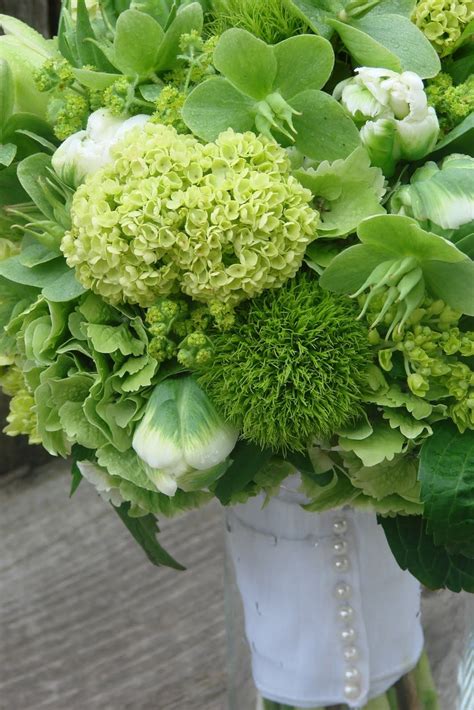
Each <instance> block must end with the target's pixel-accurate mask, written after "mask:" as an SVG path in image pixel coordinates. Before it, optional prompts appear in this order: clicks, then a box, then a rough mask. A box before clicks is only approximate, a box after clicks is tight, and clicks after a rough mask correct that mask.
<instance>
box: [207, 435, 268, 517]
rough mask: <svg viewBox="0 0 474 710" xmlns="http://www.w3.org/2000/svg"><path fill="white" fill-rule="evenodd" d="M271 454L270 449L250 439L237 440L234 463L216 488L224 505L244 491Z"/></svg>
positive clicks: (217, 494)
mask: <svg viewBox="0 0 474 710" xmlns="http://www.w3.org/2000/svg"><path fill="white" fill-rule="evenodd" d="M271 456H272V452H271V451H270V449H263V450H262V449H260V447H258V446H256V445H255V444H252V443H251V442H249V441H239V442H237V445H236V447H235V449H234V451H233V452H232V455H231V457H232V464H231V465H230V466H229V468H228V469H227V471H226V472H225V474H224V475H223V476H222V478H221V479H220V480H219V483H218V484H217V486H216V488H215V490H214V493H215V495H216V497H217V498H218V499H219V500H220V502H221V503H222V505H228V504H229V503H230V502H231V501H232V496H233V495H235V494H236V493H239V492H240V491H243V490H244V488H245V487H246V486H247V485H248V484H249V483H250V482H251V481H252V480H253V478H254V476H255V475H256V473H257V472H258V471H259V470H260V469H261V468H263V466H264V465H265V464H266V463H267V462H268V461H269V460H270V457H271Z"/></svg>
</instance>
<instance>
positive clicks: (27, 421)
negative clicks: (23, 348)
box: [0, 366, 41, 444]
mask: <svg viewBox="0 0 474 710" xmlns="http://www.w3.org/2000/svg"><path fill="white" fill-rule="evenodd" d="M0 389H1V390H2V391H3V392H4V393H5V394H6V395H7V396H9V397H11V400H10V411H9V413H8V416H7V426H6V427H5V429H4V430H3V431H4V432H5V434H8V436H19V435H20V434H23V435H24V436H27V437H28V441H29V443H30V444H40V443H41V438H40V436H39V434H38V419H37V415H36V407H35V400H34V397H33V394H32V392H31V391H30V389H29V388H28V386H27V384H26V382H25V378H24V376H23V373H22V372H21V370H20V369H19V368H18V367H16V366H11V367H8V368H6V369H5V370H4V372H3V373H0Z"/></svg>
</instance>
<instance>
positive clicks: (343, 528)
mask: <svg viewBox="0 0 474 710" xmlns="http://www.w3.org/2000/svg"><path fill="white" fill-rule="evenodd" d="M332 529H333V530H334V532H335V533H336V535H344V533H346V532H347V520H345V519H344V518H340V519H339V520H335V521H334V523H333V525H332Z"/></svg>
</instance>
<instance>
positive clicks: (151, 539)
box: [112, 503, 185, 571]
mask: <svg viewBox="0 0 474 710" xmlns="http://www.w3.org/2000/svg"><path fill="white" fill-rule="evenodd" d="M112 508H113V509H114V510H115V512H116V513H117V515H118V516H119V518H120V519H121V521H122V522H123V523H124V525H125V526H126V528H127V529H128V531H129V532H130V533H131V535H132V537H133V538H134V539H135V540H136V542H138V544H139V545H140V547H141V548H142V550H143V551H144V553H145V554H146V556H147V557H148V559H149V560H150V562H152V563H153V564H154V565H156V566H158V567H161V566H165V567H172V568H173V569H176V570H179V571H183V570H184V569H185V567H183V565H181V564H179V562H176V560H175V559H174V558H173V557H171V555H170V554H168V552H166V550H164V549H163V548H162V547H161V545H160V544H159V542H158V540H157V537H156V536H157V534H158V533H159V532H160V529H159V527H158V522H157V520H156V518H155V517H154V516H153V515H146V516H144V517H141V518H132V517H130V515H129V511H130V504H129V503H122V505H121V506H120V507H119V508H116V507H115V506H112Z"/></svg>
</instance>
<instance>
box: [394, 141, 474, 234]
mask: <svg viewBox="0 0 474 710" xmlns="http://www.w3.org/2000/svg"><path fill="white" fill-rule="evenodd" d="M390 209H391V212H394V213H396V214H403V215H407V216H409V217H414V218H415V219H416V220H418V221H419V222H420V223H421V224H422V226H423V227H425V229H429V230H431V231H433V232H437V233H441V234H443V235H444V236H448V237H449V236H452V235H453V230H457V229H459V228H460V227H464V225H468V224H470V223H471V222H474V158H471V157H470V156H468V155H457V154H454V155H449V156H448V157H447V158H445V159H444V160H443V162H442V163H441V165H440V166H439V167H438V165H437V164H436V163H434V162H431V161H430V162H428V163H426V164H425V165H423V167H421V168H419V169H418V170H416V171H415V172H414V174H413V176H412V178H411V180H410V184H408V185H402V186H401V187H400V188H398V190H396V191H395V193H394V194H393V196H392V198H391V200H390ZM473 231H474V224H473Z"/></svg>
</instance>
